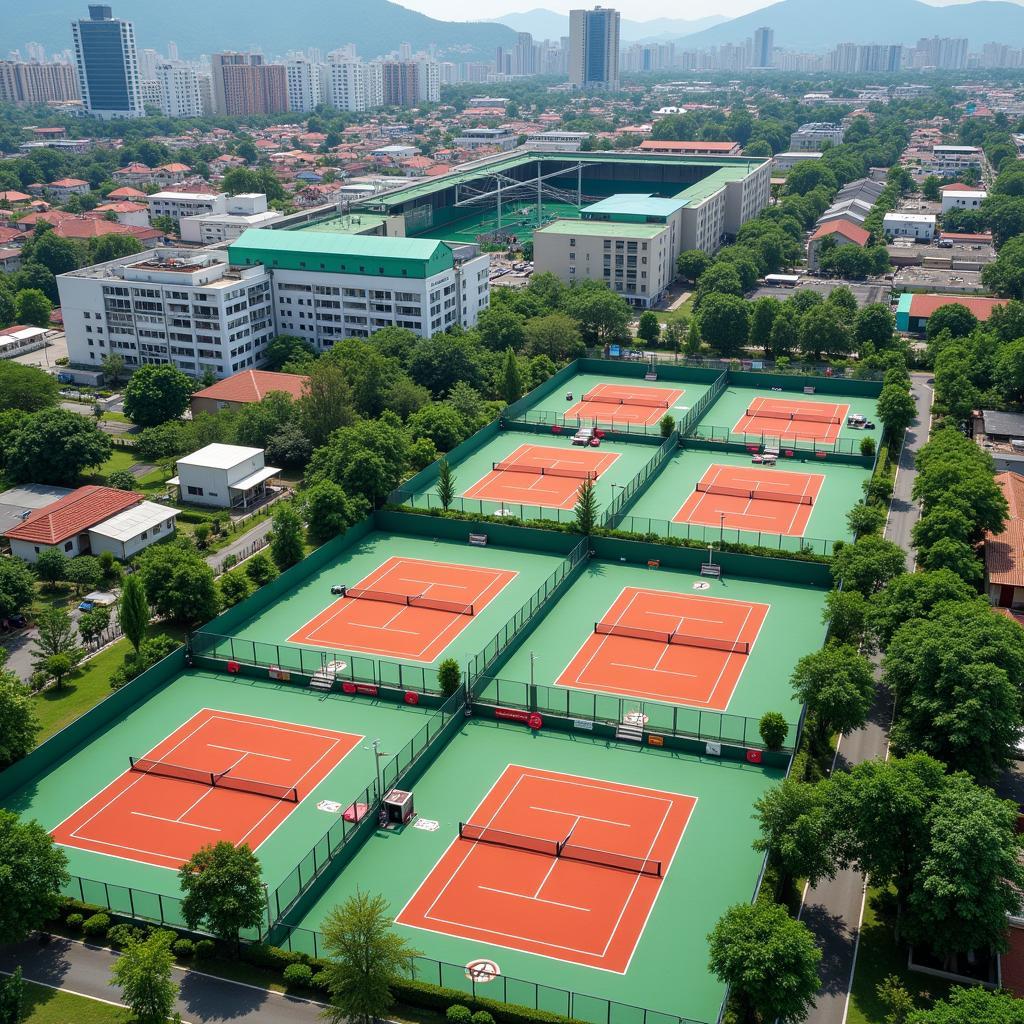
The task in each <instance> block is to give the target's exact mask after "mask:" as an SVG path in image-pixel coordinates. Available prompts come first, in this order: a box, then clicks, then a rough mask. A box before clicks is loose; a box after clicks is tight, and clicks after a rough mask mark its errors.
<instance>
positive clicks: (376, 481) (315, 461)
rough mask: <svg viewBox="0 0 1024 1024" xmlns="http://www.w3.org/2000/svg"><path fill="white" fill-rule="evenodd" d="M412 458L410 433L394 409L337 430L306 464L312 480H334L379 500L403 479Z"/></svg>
mask: <svg viewBox="0 0 1024 1024" xmlns="http://www.w3.org/2000/svg"><path fill="white" fill-rule="evenodd" d="M408 461H409V435H408V434H407V432H406V431H405V429H404V428H403V426H402V423H401V421H400V420H399V419H398V417H397V416H395V415H394V414H393V413H390V412H386V413H384V414H383V415H382V416H381V417H380V418H379V419H377V420H362V421H360V422H358V423H355V424H353V425H352V426H351V427H343V428H341V429H340V430H338V431H336V432H335V433H334V434H333V435H332V436H331V439H330V441H329V442H328V443H327V444H326V445H323V446H322V447H320V448H318V449H317V450H316V451H314V452H313V456H312V458H311V459H310V461H309V465H308V466H307V468H306V480H307V482H308V483H310V484H313V483H316V481H317V480H320V479H328V480H334V481H335V482H336V483H339V484H341V486H342V487H343V488H344V489H345V493H346V494H349V495H357V494H361V495H362V496H363V497H365V498H366V499H367V500H368V501H370V502H372V503H374V504H376V503H378V502H381V501H383V500H384V499H385V498H386V497H387V496H388V494H390V493H391V492H392V491H393V490H394V489H395V488H396V487H397V486H398V484H399V483H400V481H401V480H402V478H403V477H404V475H405V471H406V468H407V466H408Z"/></svg>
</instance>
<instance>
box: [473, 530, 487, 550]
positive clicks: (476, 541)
mask: <svg viewBox="0 0 1024 1024" xmlns="http://www.w3.org/2000/svg"><path fill="white" fill-rule="evenodd" d="M469 543H470V544H472V545H473V546H474V547H477V548H485V547H487V534H486V533H471V534H470V535H469Z"/></svg>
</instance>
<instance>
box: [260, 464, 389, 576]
mask: <svg viewBox="0 0 1024 1024" xmlns="http://www.w3.org/2000/svg"><path fill="white" fill-rule="evenodd" d="M302 509H303V513H304V516H305V519H306V531H307V533H308V534H309V539H310V540H311V541H312V542H313V543H314V544H324V543H326V542H327V541H328V540H330V539H331V538H332V537H338V536H340V535H341V534H343V533H344V532H345V531H346V530H347V529H348V528H349V527H350V526H352V525H353V524H354V523H357V522H359V520H360V519H362V518H363V517H364V516H366V515H367V513H369V511H370V505H369V502H367V500H366V499H365V498H350V497H349V496H348V495H347V494H346V493H345V490H344V488H343V487H341V486H340V485H339V484H336V483H334V482H333V481H331V480H321V481H319V482H318V483H315V484H313V486H312V487H308V488H307V489H306V490H305V491H304V492H303V493H302ZM275 529H276V522H275ZM300 557H301V555H300Z"/></svg>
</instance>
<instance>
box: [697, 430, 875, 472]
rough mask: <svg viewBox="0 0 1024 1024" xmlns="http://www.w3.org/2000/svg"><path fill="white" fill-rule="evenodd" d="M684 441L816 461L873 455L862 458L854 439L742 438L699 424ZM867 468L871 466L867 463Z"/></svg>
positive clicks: (767, 435)
mask: <svg viewBox="0 0 1024 1024" xmlns="http://www.w3.org/2000/svg"><path fill="white" fill-rule="evenodd" d="M867 436H871V435H867ZM687 441H714V442H719V443H723V444H728V445H736V446H738V447H743V448H748V449H757V450H760V449H762V448H765V447H770V448H777V449H778V450H779V454H780V455H783V456H787V457H788V453H790V452H811V453H813V454H814V456H815V457H816V458H825V457H826V456H828V455H829V454H832V455H856V456H857V457H858V458H861V459H867V460H870V459H871V458H873V455H872V456H865V455H862V454H861V450H860V441H859V440H857V439H856V438H853V437H837V438H836V439H835V441H822V440H821V439H820V438H816V437H810V436H808V437H801V436H800V435H792V434H790V435H788V436H786V437H779V436H773V435H772V434H744V433H737V432H736V431H734V430H730V429H729V428H728V427H715V426H711V425H710V424H701V425H700V426H698V427H697V428H696V429H695V430H694V431H693V433H692V434H690V435H689V437H688V438H687ZM867 464H870V461H868V463H867Z"/></svg>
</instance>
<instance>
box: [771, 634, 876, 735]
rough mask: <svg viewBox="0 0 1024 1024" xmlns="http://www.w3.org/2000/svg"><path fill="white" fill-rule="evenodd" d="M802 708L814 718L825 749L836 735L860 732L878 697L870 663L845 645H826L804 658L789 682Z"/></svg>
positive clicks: (799, 662) (797, 664) (798, 663)
mask: <svg viewBox="0 0 1024 1024" xmlns="http://www.w3.org/2000/svg"><path fill="white" fill-rule="evenodd" d="M790 682H791V684H792V686H793V692H794V693H795V694H796V697H797V700H798V701H799V702H800V703H801V704H806V705H807V707H808V710H810V711H811V712H813V714H814V726H815V730H816V733H817V738H818V741H819V742H820V743H821V744H822V746H824V745H825V744H827V743H828V740H829V737H830V736H831V735H832V733H833V732H839V733H844V732H849V731H850V730H851V729H859V728H860V727H861V726H862V725H863V724H864V723H865V721H867V715H868V711H869V710H870V708H871V702H872V700H873V699H874V696H875V677H874V674H873V672H872V670H871V662H870V661H868V659H867V658H865V657H864V656H863V655H862V654H860V653H858V651H857V650H856V649H855V648H853V647H849V646H846V645H844V644H826V645H825V646H824V647H822V648H821V650H818V651H815V652H813V653H812V654H807V655H804V657H802V658H801V659H800V660H799V661H798V662H797V663H796V667H795V668H794V669H793V675H792V677H791V679H790Z"/></svg>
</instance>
